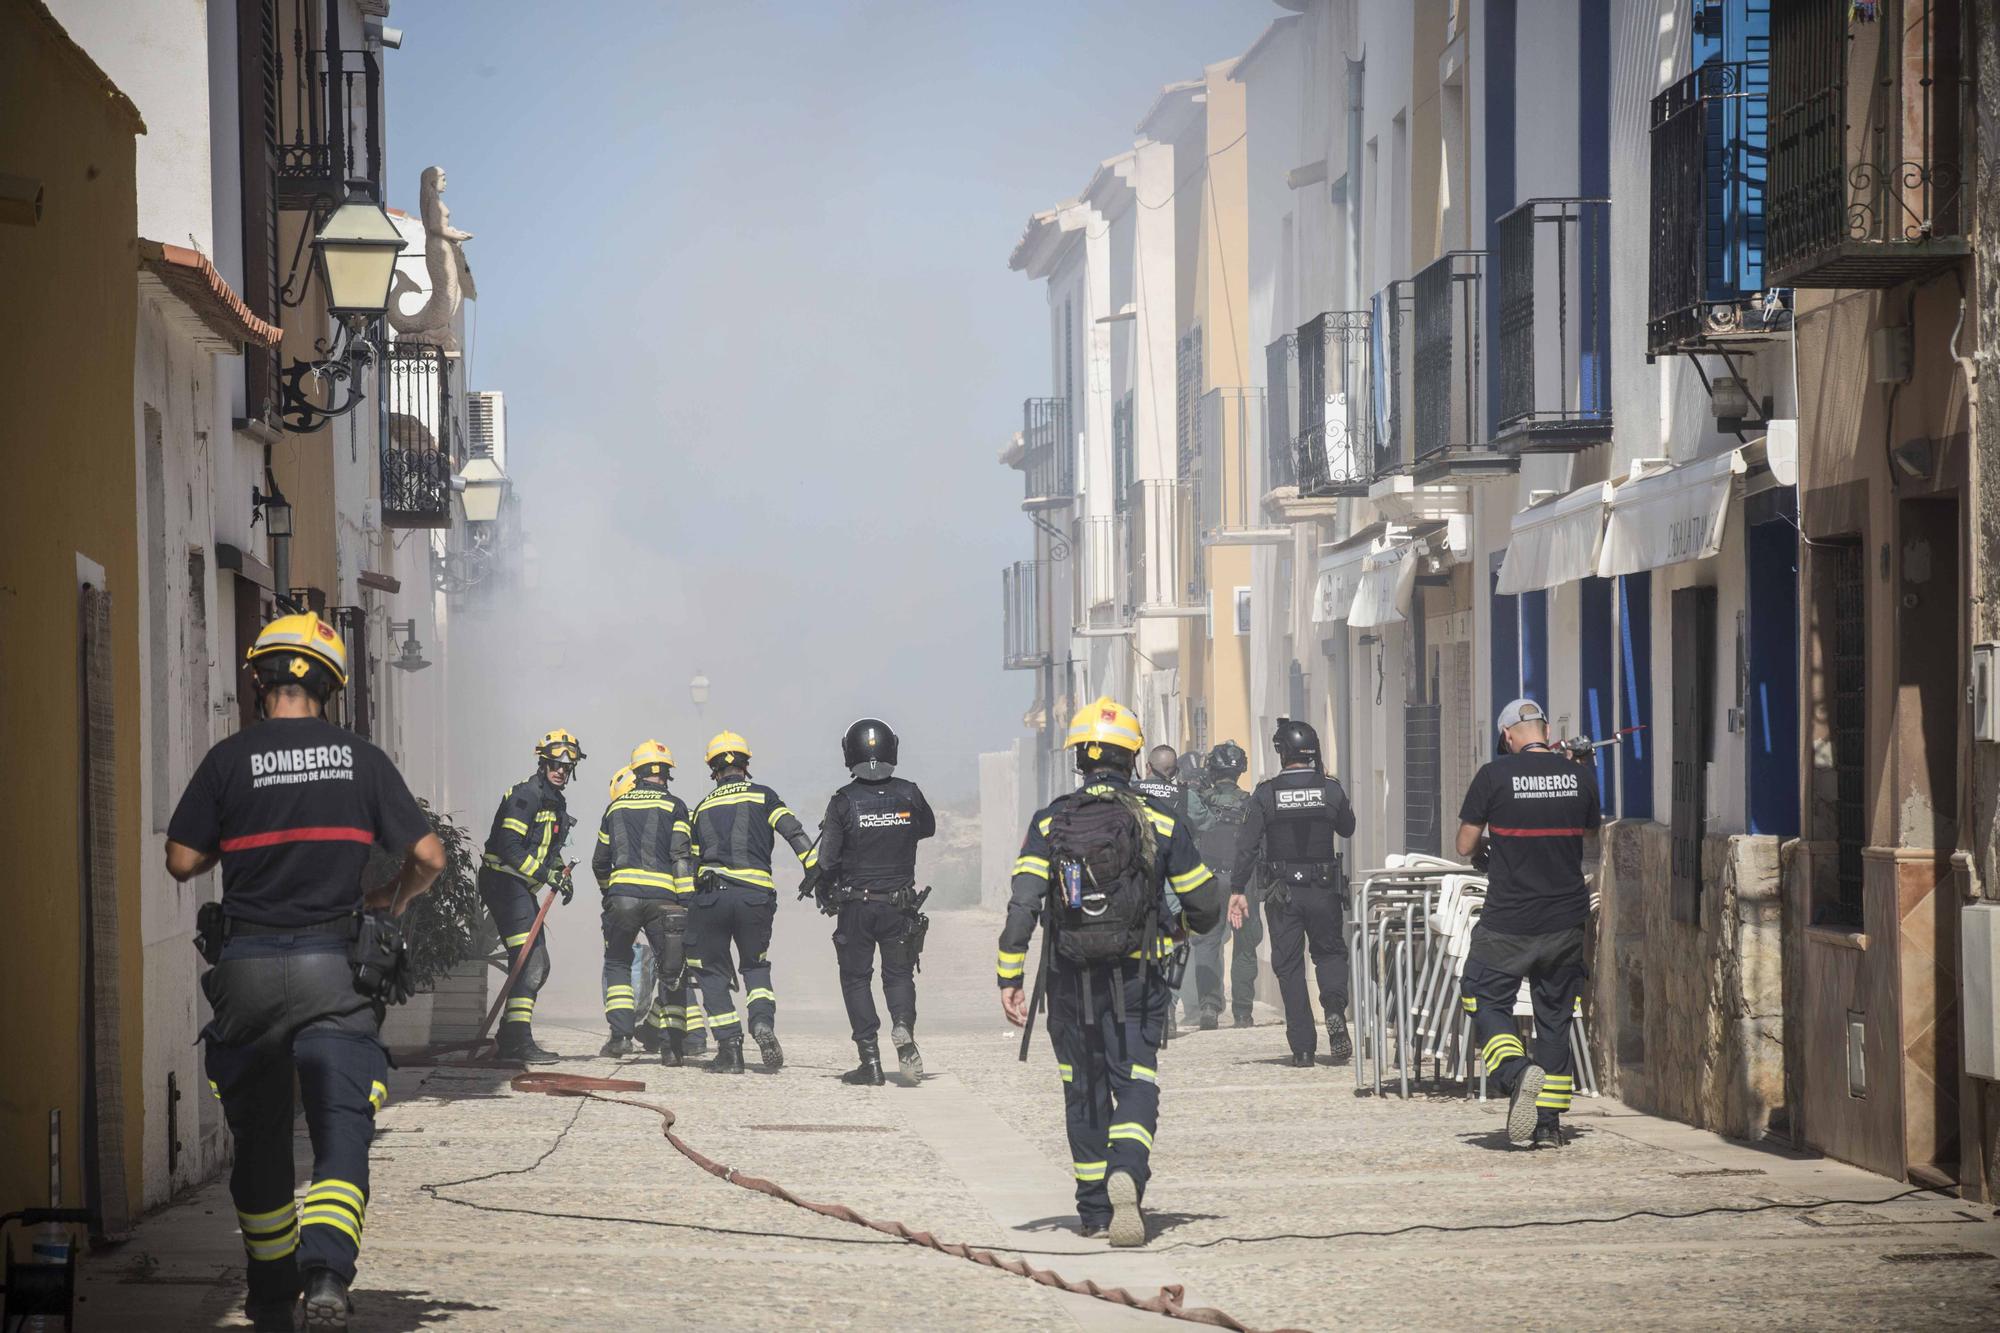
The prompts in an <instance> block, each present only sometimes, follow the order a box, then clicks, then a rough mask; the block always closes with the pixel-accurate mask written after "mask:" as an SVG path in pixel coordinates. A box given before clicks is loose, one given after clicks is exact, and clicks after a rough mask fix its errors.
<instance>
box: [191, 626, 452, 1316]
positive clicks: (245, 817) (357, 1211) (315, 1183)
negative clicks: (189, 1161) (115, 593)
mask: <svg viewBox="0 0 2000 1333" xmlns="http://www.w3.org/2000/svg"><path fill="white" fill-rule="evenodd" d="M248 664H249V669H250V672H251V675H252V680H253V688H254V689H255V690H256V693H257V711H258V715H259V717H260V719H261V720H259V721H258V722H256V723H254V724H252V725H251V726H249V727H247V728H245V729H244V730H242V731H239V732H237V733H236V734H235V735H234V736H231V737H229V738H228V739H227V740H224V741H221V742H220V743H218V744H217V745H216V746H215V747H214V748H213V749H211V750H210V751H209V752H208V754H207V756H206V757H205V758H204V759H203V760H202V761H201V765H200V766H199V767H198V768H197V769H196V770H195V773H194V776H193V778H192V779H190V781H189V782H188V785H187V790H186V791H185V792H184V793H183V794H182V796H181V799H180V804H179V805H178V806H177V807H176V808H175V810H174V814H173V819H172V820H171V821H170V822H169V824H168V827H167V847H166V852H167V873H168V874H170V875H172V876H173V877H174V878H175V879H176V880H179V881H182V882H186V881H187V880H189V879H192V878H193V877H195V876H196V875H200V874H204V873H206V872H207V871H208V870H209V869H210V868H211V867H212V866H214V865H216V864H217V863H218V862H220V863H221V866H222V901H221V902H220V903H219V904H210V905H209V906H206V907H204V908H203V909H202V911H201V913H200V917H199V920H200V925H201V937H200V943H199V946H198V947H200V948H201V950H202V955H203V957H204V958H205V959H206V960H207V961H209V962H210V963H212V964H214V966H213V969H212V970H211V971H209V972H208V973H207V974H206V975H205V976H203V978H202V991H203V993H204V994H205V995H206V996H207V997H208V1000H209V1003H210V1004H211V1006H212V1007H213V1011H214V1017H213V1018H212V1019H211V1021H210V1022H209V1024H208V1026H207V1027H205V1028H203V1029H202V1034H201V1036H202V1041H203V1043H204V1045H205V1048H206V1052H205V1064H206V1066H207V1072H208V1078H209V1081H210V1084H211V1085H212V1086H213V1087H214V1088H215V1090H216V1093H217V1095H218V1096H219V1097H220V1098H221V1099H222V1113H223V1117H224V1119H225V1120H226V1121H227V1122H228V1124H229V1133H230V1137H231V1138H232V1139H233V1140H234V1142H235V1158H236V1160H235V1165H234V1166H233V1167H232V1168H231V1170H230V1176H229V1192H230V1195H231V1196H232V1198H233V1199H234V1201H235V1205H236V1220H237V1223H238V1225H239V1226H240V1227H241V1228H242V1231H243V1244H244V1248H245V1249H246V1250H247V1251H248V1252H249V1258H248V1261H247V1263H248V1270H249V1271H248V1278H249V1295H248V1299H247V1301H246V1303H245V1310H246V1313H248V1315H249V1317H250V1320H251V1322H252V1324H253V1325H254V1326H255V1327H257V1328H259V1329H290V1328H292V1327H293V1326H294V1321H295V1319H299V1318H303V1320H304V1327H306V1328H309V1329H343V1328H346V1327H347V1319H348V1313H349V1311H350V1309H351V1304H350V1302H349V1299H348V1287H349V1286H350V1285H351V1284H352V1283H353V1281H354V1265H355V1260H356V1258H357V1257H358V1256H359V1254H360V1250H361V1234H362V1223H363V1220H364V1218H365V1217H366V1214H367V1207H368V1145H369V1141H370V1140H371V1139H372V1138H373V1137H374V1132H375V1112H376V1110H377V1109H379V1108H380V1107H381V1105H382V1103H383V1101H384V1100H385V1099H386V1098H387V1096H388V1089H387V1086H386V1084H385V1080H386V1079H387V1078H388V1053H387V1051H386V1050H385V1048H384V1047H383V1045H382V1041H381V1035H380V1032H381V1024H382V1015H383V1009H384V1003H385V1001H388V1002H394V1001H395V1000H397V999H400V998H401V997H402V995H404V994H407V992H406V991H403V992H398V991H396V990H395V989H394V988H393V987H392V986H391V985H390V984H389V982H388V974H387V973H384V972H383V971H382V970H381V969H380V968H378V969H377V971H376V972H375V974H374V975H373V977H370V976H367V975H364V974H363V972H362V971H361V970H360V969H358V968H357V963H358V962H362V961H366V960H367V959H368V958H369V957H371V956H373V955H372V954H371V952H370V950H371V949H372V947H373V942H380V941H383V940H389V941H391V945H392V947H393V940H394V935H393V927H387V926H385V924H384V922H383V921H382V919H381V918H380V917H379V916H371V915H365V914H364V911H363V909H364V907H365V908H366V909H368V911H369V912H370V913H379V912H386V913H388V915H389V916H390V917H395V916H400V915H401V914H402V912H403V909H404V908H406V907H408V906H409V904H410V902H411V901H412V900H413V899H415V898H417V897H418V896H419V895H421V894H422V893H424V892H425V891H426V890H427V889H429V888H430V886H431V883H432V881H433V880H435V879H436V878H437V876H438V875H439V874H440V873H441V872H442V871H443V870H444V868H445V853H444V847H443V845H442V844H441V843H440V842H439V840H438V837H437V835H436V834H435V833H433V832H432V831H431V824H430V820H429V819H428V818H427V817H426V816H425V814H424V811H423V809H422V807H420V806H419V805H418V804H417V802H416V800H415V799H414V798H413V797H412V796H411V795H410V790H409V788H408V787H407V786H405V785H404V783H403V779H402V776H401V775H400V774H398V773H397V772H396V769H395V767H394V766H393V765H392V764H391V763H390V762H389V760H388V758H387V756H385V755H384V754H383V753H382V752H381V751H380V750H378V749H376V748H375V747H374V746H373V745H370V744H369V743H368V742H367V741H365V740H362V739H361V738H360V737H359V736H356V735H355V734H354V733H353V732H350V731H347V730H344V729H343V728H340V727H337V726H335V725H334V724H333V723H331V722H329V721H327V720H326V717H325V715H324V709H325V705H326V702H327V700H328V699H329V698H331V697H332V695H333V694H334V692H335V691H337V690H339V689H341V688H343V687H344V686H345V685H346V684H347V648H346V645H345V644H344V643H342V642H341V639H340V636H339V635H338V634H337V633H335V632H334V631H333V630H332V629H331V628H330V627H328V626H327V625H325V624H324V623H322V622H321V621H320V619H319V617H317V616H315V615H312V614H310V613H307V614H303V615H288V616H281V617H279V618H278V619H276V620H273V621H272V622H271V623H270V624H268V625H266V626H265V627H264V628H263V630H262V631H261V632H260V633H259V634H258V635H257V640H256V642H255V643H254V644H253V645H252V646H251V648H250V651H249V654H248ZM375 844H380V845H382V846H383V847H387V848H393V849H399V850H403V852H404V855H403V858H402V869H401V872H400V873H399V874H398V875H397V876H396V878H395V879H394V880H393V881H392V882H390V883H389V884H387V885H384V886H383V887H382V888H380V889H378V890H376V891H375V892H373V893H371V894H369V895H368V896H367V898H366V900H365V902H364V899H363V894H362V889H361V878H362V872H363V868H364V866H365V865H366V864H367V861H368V857H369V849H370V847H371V846H373V845H375ZM390 956H393V954H392V955H390ZM378 982H380V983H382V984H376V983H378ZM364 987H365V989H364ZM294 1077H296V1078H297V1082H298V1090H299V1094H300V1097H301V1099H302V1101H303V1103H304V1107H305V1117H306V1127H307V1129H308V1130H309V1131H310V1133H311V1137H312V1154H313V1162H312V1183H311V1184H310V1185H309V1186H307V1188H306V1194H305V1198H304V1200H303V1201H302V1202H301V1203H299V1204H297V1205H295V1204H294V1203H293V1199H292V1183H293V1163H292V1087H293V1079H294ZM302 1291H303V1295H304V1302H303V1313H302V1314H301V1313H300V1306H301V1302H300V1295H301V1292H302Z"/></svg>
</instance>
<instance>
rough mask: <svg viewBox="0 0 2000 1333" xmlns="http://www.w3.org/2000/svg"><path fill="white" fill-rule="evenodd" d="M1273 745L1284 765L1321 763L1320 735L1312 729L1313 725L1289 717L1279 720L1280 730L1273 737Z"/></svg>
mask: <svg viewBox="0 0 2000 1333" xmlns="http://www.w3.org/2000/svg"><path fill="white" fill-rule="evenodd" d="M1271 744H1272V745H1273V746H1274V747H1275V748H1276V749H1277V751H1278V758H1279V760H1280V761H1282V762H1284V763H1287V764H1303V763H1315V764H1316V763H1318V762H1319V733H1318V732H1317V731H1314V730H1313V729H1312V724H1311V723H1307V722H1300V721H1298V720H1296V719H1294V718H1289V717H1281V718H1279V719H1278V730H1277V731H1276V732H1275V733H1274V734H1273V735H1272V737H1271Z"/></svg>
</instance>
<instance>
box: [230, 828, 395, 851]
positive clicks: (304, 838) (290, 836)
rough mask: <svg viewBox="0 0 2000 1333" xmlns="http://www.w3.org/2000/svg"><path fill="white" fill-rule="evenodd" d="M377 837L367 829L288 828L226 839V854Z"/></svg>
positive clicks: (371, 841)
mask: <svg viewBox="0 0 2000 1333" xmlns="http://www.w3.org/2000/svg"><path fill="white" fill-rule="evenodd" d="M374 841H375V835H374V834H373V833H371V832H369V831H368V830H367V829H365V828H288V829H277V830H274V831H273V832H270V833H246V834H244V835H243V836H242V837H240V838H224V839H223V840H222V850H223V851H225V852H250V851H255V850H256V849H257V848H259V847H277V846H280V845H282V844H284V843H288V842H365V843H373V842H374Z"/></svg>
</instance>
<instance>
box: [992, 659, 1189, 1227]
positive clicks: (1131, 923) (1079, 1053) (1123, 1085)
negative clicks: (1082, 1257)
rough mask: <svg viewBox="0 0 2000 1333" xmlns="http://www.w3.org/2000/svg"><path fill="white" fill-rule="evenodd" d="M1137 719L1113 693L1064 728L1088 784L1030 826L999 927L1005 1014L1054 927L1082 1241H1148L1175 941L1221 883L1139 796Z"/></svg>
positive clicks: (1057, 1032)
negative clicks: (1034, 941)
mask: <svg viewBox="0 0 2000 1333" xmlns="http://www.w3.org/2000/svg"><path fill="white" fill-rule="evenodd" d="M1142 745H1143V741H1142V740H1141V738H1140V734H1139V719H1138V718H1137V717H1135V716H1133V714H1132V711H1131V710H1130V709H1128V708H1126V707H1125V706H1124V705H1122V704H1118V703H1114V702H1113V701H1112V700H1110V699H1108V698H1103V699H1099V700H1098V701H1097V702H1096V703H1093V704H1091V705H1089V706H1088V707H1086V708H1084V709H1082V710H1081V711H1079V712H1078V713H1077V714H1076V716H1075V717H1074V718H1072V719H1071V720H1070V725H1069V747H1070V750H1071V752H1072V753H1073V754H1075V756H1076V767H1077V772H1078V773H1079V774H1081V775H1082V781H1083V785H1082V787H1081V788H1080V789H1079V790H1077V791H1074V792H1071V793H1069V794H1068V795H1065V796H1058V797H1057V798H1056V799H1055V800H1054V801H1053V802H1051V803H1050V804H1049V805H1048V806H1047V807H1046V808H1044V809H1042V810H1039V811H1037V812H1036V813H1035V816H1034V818H1033V819H1032V820H1031V821H1030V822H1029V824H1028V834H1027V838H1026V839H1025V840H1024V841H1023V843H1022V845H1021V855H1020V858H1019V859H1018V860H1016V861H1015V863H1014V884H1013V897H1012V899H1011V901H1010V902H1009V903H1008V905H1007V924H1006V926H1005V927H1004V928H1003V929H1002V930H1001V932H1000V949H999V963H998V968H999V976H1000V1008H1001V1011H1002V1012H1003V1013H1004V1014H1005V1015H1006V1016H1007V1021H1008V1022H1010V1023H1012V1024H1014V1025H1015V1026H1016V1027H1021V1026H1023V1025H1025V1024H1026V1023H1027V1021H1028V1010H1029V1001H1028V998H1027V997H1026V996H1025V995H1024V994H1023V993H1022V980H1023V978H1024V977H1025V976H1026V974H1027V957H1028V944H1029V941H1030V939H1031V938H1032V937H1033V935H1034V931H1035V925H1036V922H1037V921H1038V920H1039V921H1041V922H1042V923H1043V924H1044V925H1046V926H1047V928H1048V931H1049V937H1048V939H1047V940H1046V941H1045V942H1044V944H1043V946H1042V973H1041V975H1040V977H1039V978H1038V980H1037V981H1036V987H1037V995H1038V996H1039V995H1041V994H1044V993H1045V994H1046V995H1047V996H1048V1000H1049V1040H1050V1042H1051V1044H1053V1045H1054V1047H1055V1052H1056V1062H1057V1067H1058V1068H1059V1069H1060V1071H1061V1073H1062V1081H1063V1103H1064V1108H1065V1111H1066V1114H1067V1119H1068V1122H1069V1149H1070V1159H1071V1164H1072V1166H1073V1167H1074V1169H1075V1173H1076V1211H1077V1217H1078V1220H1079V1221H1080V1222H1081V1223H1082V1229H1083V1234H1084V1235H1086V1236H1095V1235H1103V1234H1105V1233H1106V1232H1107V1231H1108V1232H1109V1234H1110V1240H1111V1243H1112V1244H1113V1245H1120V1246H1127V1245H1143V1244H1145V1242H1146V1219H1145V1215H1144V1213H1142V1212H1141V1210H1140V1202H1141V1200H1142V1199H1143V1198H1144V1197H1145V1192H1146V1182H1147V1179H1148V1177H1149V1175H1150V1174H1151V1158H1152V1150H1153V1135H1154V1132H1155V1130H1156V1129H1157V1128H1158V1125H1159V1113H1160V1088H1159V1072H1158V1070H1157V1068H1156V1067H1155V1061H1157V1060H1158V1058H1159V1056H1158V1051H1159V1049H1160V1042H1161V1038H1162V1036H1163V1034H1164V1032H1165V1029H1166V1021H1167V1008H1168V1005H1169V1004H1170V1003H1171V1001H1172V999H1173V982H1174V978H1173V977H1172V975H1171V972H1172V970H1173V969H1172V968H1171V967H1170V966H1169V965H1168V960H1169V959H1170V958H1171V957H1172V956H1174V955H1175V954H1176V953H1177V952H1178V950H1179V944H1178V941H1177V940H1176V938H1175V936H1176V934H1179V933H1181V932H1182V931H1192V932H1194V933H1197V934H1199V933H1200V932H1202V931H1205V930H1209V929H1212V928H1213V927H1214V925H1215V923H1216V921H1217V920H1218V919H1220V917H1221V915H1222V895H1221V888H1220V886H1219V885H1218V884H1217V883H1216V880H1215V876H1214V874H1213V873H1211V872H1210V870H1209V869H1208V867H1207V866H1205V865H1203V864H1202V863H1201V855H1200V853H1198V852H1197V851H1196V850H1195V845H1194V837H1193V835H1192V834H1191V833H1190V832H1189V831H1188V828H1187V825H1186V824H1185V823H1183V822H1182V821H1180V820H1177V819H1175V818H1174V816H1172V815H1171V814H1168V813H1167V812H1166V811H1164V810H1161V809H1159V808H1157V807H1156V806H1154V805H1152V804H1151V803H1150V802H1149V801H1147V800H1145V799H1144V798H1143V797H1140V796H1139V795H1138V794H1137V793H1136V792H1134V791H1133V790H1132V785H1131V775H1132V767H1133V765H1134V764H1135V763H1136V762H1137V760H1138V758H1139V751H1140V748H1141V747H1142Z"/></svg>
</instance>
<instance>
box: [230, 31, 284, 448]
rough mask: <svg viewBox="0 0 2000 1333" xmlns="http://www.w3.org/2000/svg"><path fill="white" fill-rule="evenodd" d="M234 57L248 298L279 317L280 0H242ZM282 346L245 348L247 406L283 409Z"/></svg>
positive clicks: (265, 411)
mask: <svg viewBox="0 0 2000 1333" xmlns="http://www.w3.org/2000/svg"><path fill="white" fill-rule="evenodd" d="M236 61H237V66H236V68H237V94H238V114H239V119H240V130H241V139H240V147H241V153H242V169H243V182H242V185H243V188H242V194H243V292H242V296H243V303H244V304H245V305H247V306H249V307H250V309H251V310H252V311H253V312H254V313H255V314H256V315H257V317H258V318H260V319H263V320H265V321H267V322H269V323H272V324H279V323H282V321H281V320H280V319H279V318H278V289H279V281H278V161H277V158H278V0H237V5H236ZM278 355H279V351H278V349H277V348H275V347H273V348H269V349H264V348H257V347H249V348H245V349H244V354H243V375H244V405H243V414H244V416H245V417H247V418H248V419H250V420H251V421H275V420H276V419H277V415H278Z"/></svg>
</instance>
